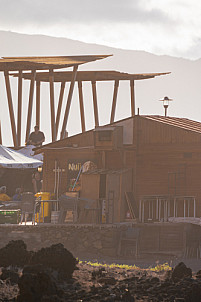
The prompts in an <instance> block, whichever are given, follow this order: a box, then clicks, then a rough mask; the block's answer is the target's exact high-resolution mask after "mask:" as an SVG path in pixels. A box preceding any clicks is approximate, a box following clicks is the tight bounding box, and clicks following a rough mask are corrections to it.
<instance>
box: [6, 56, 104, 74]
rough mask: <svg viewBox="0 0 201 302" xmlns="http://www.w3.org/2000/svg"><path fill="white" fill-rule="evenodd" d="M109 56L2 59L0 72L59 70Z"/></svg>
mask: <svg viewBox="0 0 201 302" xmlns="http://www.w3.org/2000/svg"><path fill="white" fill-rule="evenodd" d="M109 56H110V55H86V56H53V57H3V58H0V71H5V70H8V71H18V70H44V69H59V68H66V67H72V66H76V65H81V64H84V63H88V62H92V61H96V60H100V59H104V58H107V57H109Z"/></svg>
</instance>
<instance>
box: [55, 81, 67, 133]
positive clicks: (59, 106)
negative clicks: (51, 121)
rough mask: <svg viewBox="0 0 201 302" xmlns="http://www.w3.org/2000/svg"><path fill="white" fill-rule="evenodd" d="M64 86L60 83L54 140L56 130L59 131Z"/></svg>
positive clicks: (64, 84)
mask: <svg viewBox="0 0 201 302" xmlns="http://www.w3.org/2000/svg"><path fill="white" fill-rule="evenodd" d="M65 86H66V82H61V88H60V95H59V102H58V108H57V117H56V138H57V135H58V130H59V122H60V116H61V108H62V103H63V98H64V90H65Z"/></svg>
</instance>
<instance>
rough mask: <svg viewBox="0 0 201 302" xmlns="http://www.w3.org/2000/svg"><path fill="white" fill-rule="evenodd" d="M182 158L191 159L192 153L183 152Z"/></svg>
mask: <svg viewBox="0 0 201 302" xmlns="http://www.w3.org/2000/svg"><path fill="white" fill-rule="evenodd" d="M184 158H192V153H191V152H185V153H184Z"/></svg>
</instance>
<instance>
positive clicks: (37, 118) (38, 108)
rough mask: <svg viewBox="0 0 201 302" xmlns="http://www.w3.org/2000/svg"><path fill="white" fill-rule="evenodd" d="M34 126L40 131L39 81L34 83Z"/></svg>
mask: <svg viewBox="0 0 201 302" xmlns="http://www.w3.org/2000/svg"><path fill="white" fill-rule="evenodd" d="M36 125H37V126H38V127H39V129H40V81H36Z"/></svg>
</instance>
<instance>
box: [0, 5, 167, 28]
mask: <svg viewBox="0 0 201 302" xmlns="http://www.w3.org/2000/svg"><path fill="white" fill-rule="evenodd" d="M145 2H146V1H145ZM145 2H144V1H143V0H109V1H108V0H101V1H98V0H73V1H71V0H57V1H51V0H35V1H33V0H18V1H16V0H0V26H5V25H6V26H9V25H12V26H13V25H14V24H16V25H18V26H19V25H23V24H24V25H26V24H33V25H42V26H47V25H50V24H51V25H52V24H60V23H79V24H80V23H84V24H90V23H100V22H101V23H104V22H106V23H108V22H110V23H117V22H118V23H149V22H152V23H163V24H164V23H172V20H171V18H170V17H168V15H167V14H166V13H165V12H163V11H162V10H159V9H158V8H152V9H148V8H147V5H146V6H145V5H144V4H145Z"/></svg>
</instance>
